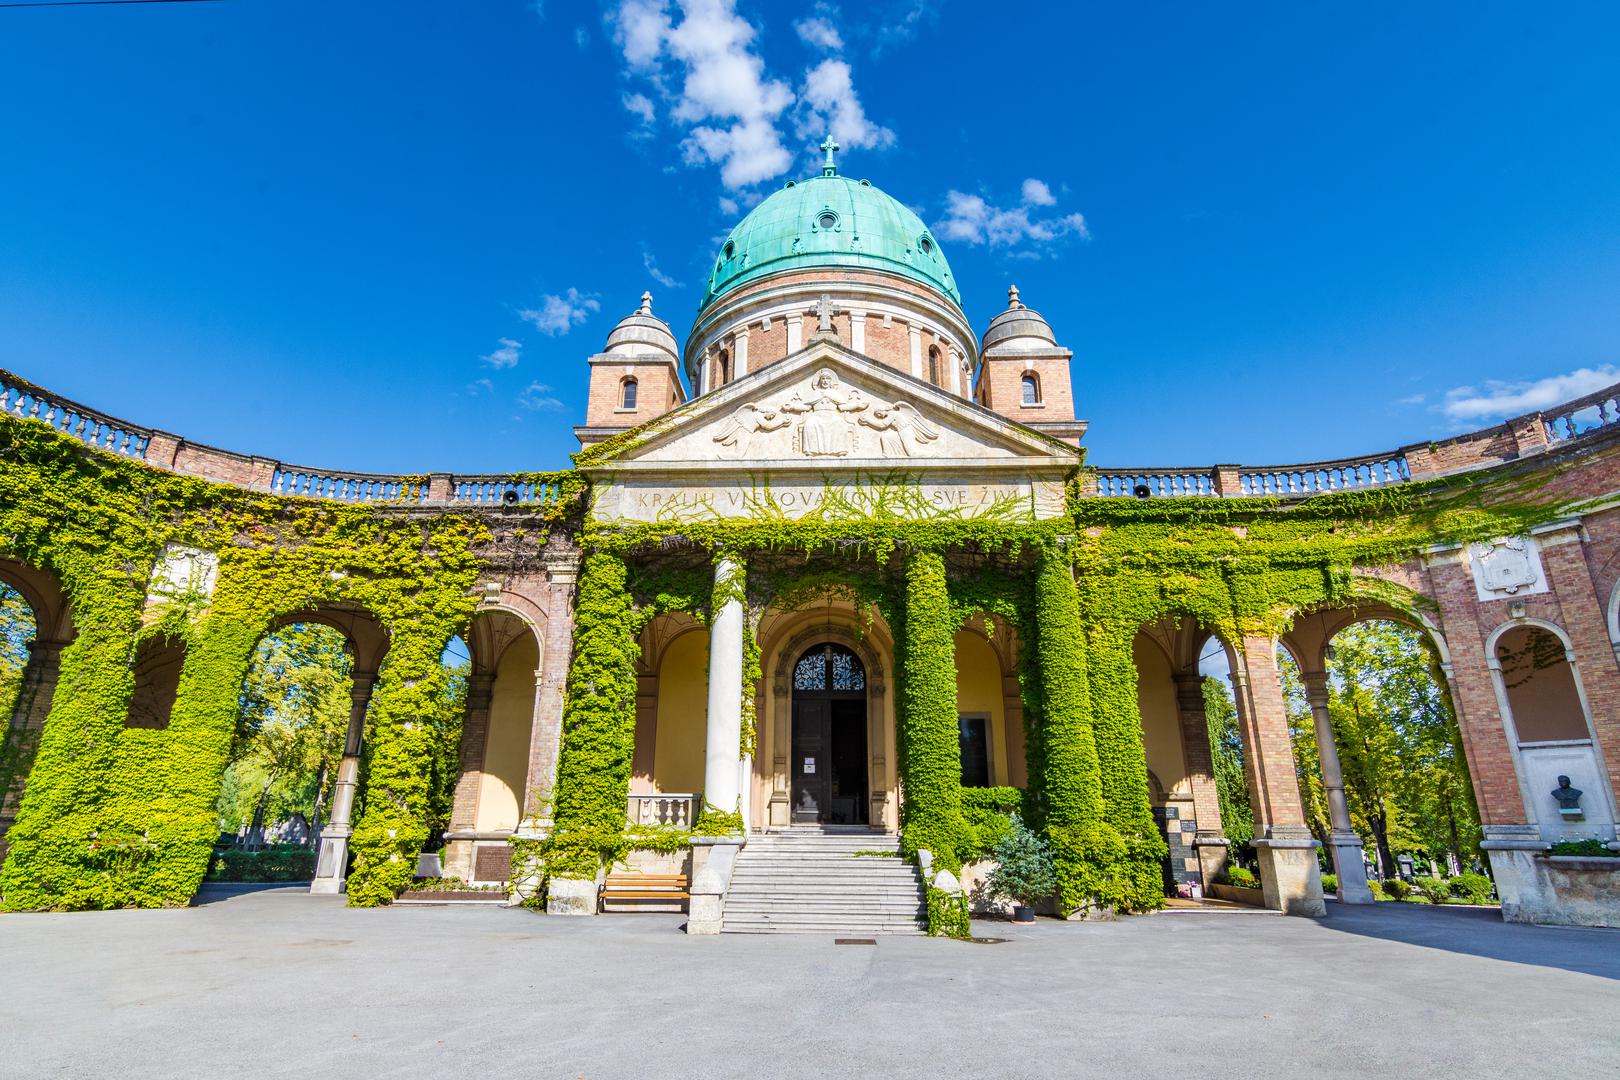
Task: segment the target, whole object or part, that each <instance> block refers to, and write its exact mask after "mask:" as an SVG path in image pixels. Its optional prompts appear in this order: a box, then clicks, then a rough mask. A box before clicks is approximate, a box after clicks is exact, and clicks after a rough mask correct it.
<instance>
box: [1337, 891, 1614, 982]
mask: <svg viewBox="0 0 1620 1080" xmlns="http://www.w3.org/2000/svg"><path fill="white" fill-rule="evenodd" d="M1319 922H1320V923H1321V925H1323V926H1326V927H1327V928H1328V929H1330V930H1337V931H1339V932H1341V933H1345V934H1357V935H1360V936H1362V937H1373V938H1381V939H1383V940H1385V941H1398V942H1402V943H1404V944H1407V945H1418V946H1422V947H1424V948H1428V949H1444V950H1445V951H1447V952H1454V953H1466V954H1468V955H1470V956H1484V957H1489V958H1490V959H1492V960H1505V961H1508V962H1509V963H1514V964H1533V965H1535V966H1537V967H1550V968H1558V969H1560V970H1563V971H1575V972H1581V973H1583V974H1586V975H1596V976H1598V977H1599V978H1604V979H1616V980H1620V930H1597V929H1588V928H1585V927H1569V926H1531V925H1528V924H1525V923H1509V922H1503V921H1502V915H1501V913H1500V912H1499V911H1497V909H1495V908H1469V907H1451V906H1446V907H1429V906H1427V905H1420V904H1402V903H1376V904H1368V905H1366V906H1361V905H1355V906H1350V905H1345V904H1338V903H1330V904H1329V905H1328V913H1327V917H1326V918H1325V919H1321V920H1319Z"/></svg>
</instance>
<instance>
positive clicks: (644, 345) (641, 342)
mask: <svg viewBox="0 0 1620 1080" xmlns="http://www.w3.org/2000/svg"><path fill="white" fill-rule="evenodd" d="M602 351H603V352H607V353H616V354H644V353H647V352H654V351H656V352H661V353H664V354H666V355H667V357H668V358H669V360H670V362H671V363H674V362H676V361H677V360H678V358H679V356H680V346H679V345H677V344H676V342H675V335H674V334H673V333H672V332H671V331H670V329H669V324H668V323H666V322H665V321H664V320H663V319H660V318H658V316H656V315H654V314H653V313H652V293H650V292H644V293H642V294H641V306H640V307H639V308H637V309H636V310H635V311H632V312H631V313H630V314H628V315H626V316H625V317H624V318H622V319H620V320H619V325H617V326H615V327H614V328H613V331H612V332H611V333H609V334H608V339H607V345H606V346H605V347H604V348H603V350H602Z"/></svg>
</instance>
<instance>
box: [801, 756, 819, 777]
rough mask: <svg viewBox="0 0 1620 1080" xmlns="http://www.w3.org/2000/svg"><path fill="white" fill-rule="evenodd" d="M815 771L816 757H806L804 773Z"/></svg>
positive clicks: (807, 774) (808, 773)
mask: <svg viewBox="0 0 1620 1080" xmlns="http://www.w3.org/2000/svg"><path fill="white" fill-rule="evenodd" d="M815 771H816V759H815V758H813V757H807V758H805V759H804V773H805V775H806V776H809V775H810V774H811V773H813V772H815Z"/></svg>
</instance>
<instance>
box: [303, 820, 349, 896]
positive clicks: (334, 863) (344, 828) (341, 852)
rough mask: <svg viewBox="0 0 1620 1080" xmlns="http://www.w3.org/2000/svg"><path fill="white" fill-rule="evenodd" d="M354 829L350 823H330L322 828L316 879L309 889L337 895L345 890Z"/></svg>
mask: <svg viewBox="0 0 1620 1080" xmlns="http://www.w3.org/2000/svg"><path fill="white" fill-rule="evenodd" d="M353 833H354V829H353V828H351V827H350V826H348V825H328V826H327V827H326V828H324V829H322V830H321V848H320V852H319V853H318V854H317V855H316V856H315V880H314V881H311V882H310V883H309V891H310V892H311V893H313V894H315V895H317V896H335V895H336V894H338V893H341V892H342V891H343V887H344V885H345V884H347V882H348V878H349V837H350V836H351V835H353Z"/></svg>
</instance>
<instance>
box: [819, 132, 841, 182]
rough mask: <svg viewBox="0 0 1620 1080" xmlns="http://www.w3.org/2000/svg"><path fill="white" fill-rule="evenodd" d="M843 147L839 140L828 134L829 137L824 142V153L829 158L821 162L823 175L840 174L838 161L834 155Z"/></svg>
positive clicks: (822, 145) (822, 147)
mask: <svg viewBox="0 0 1620 1080" xmlns="http://www.w3.org/2000/svg"><path fill="white" fill-rule="evenodd" d="M842 149H843V147H842V146H839V145H838V143H837V141H836V140H834V139H833V137H832V136H831V135H828V136H827V138H826V139H825V140H824V141H823V142H822V144H821V150H822V153H824V154H826V155H827V160H826V161H824V162H822V163H821V175H822V176H837V175H838V162H837V161H836V160H835V159H834V158H833V155H834V154H836V153H838V151H840V150H842Z"/></svg>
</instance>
